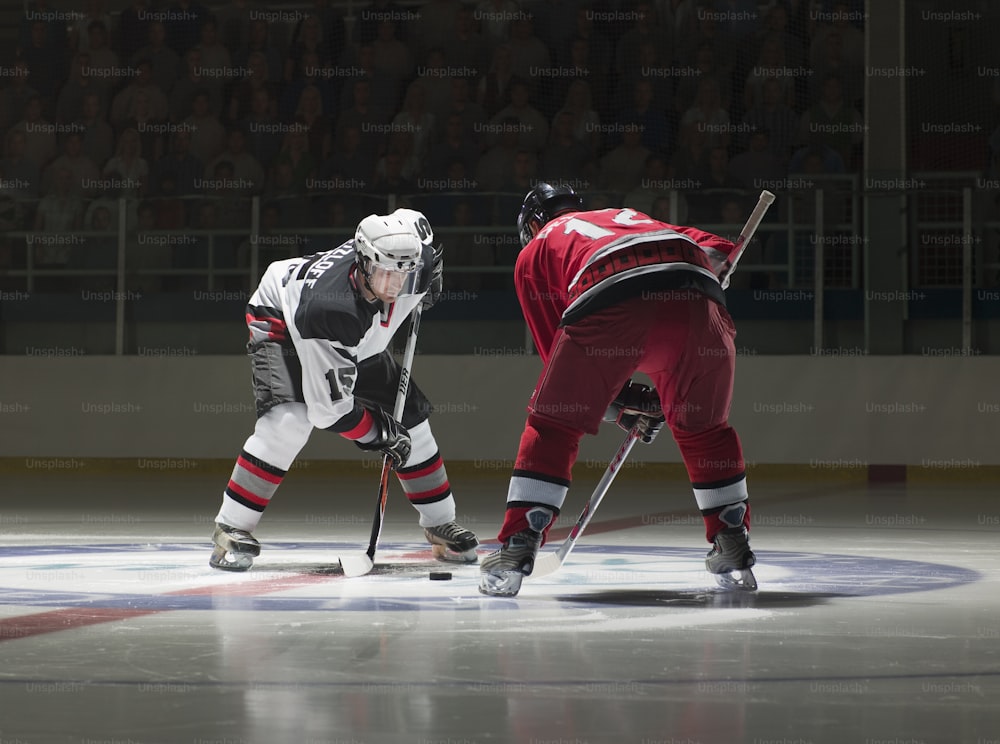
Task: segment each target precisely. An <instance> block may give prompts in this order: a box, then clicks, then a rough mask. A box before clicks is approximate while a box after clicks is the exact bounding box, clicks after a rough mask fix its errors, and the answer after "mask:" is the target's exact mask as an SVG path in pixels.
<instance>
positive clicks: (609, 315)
mask: <svg viewBox="0 0 1000 744" xmlns="http://www.w3.org/2000/svg"><path fill="white" fill-rule="evenodd" d="M517 228H518V232H519V235H520V240H521V245H522V250H521V253H520V254H519V256H518V258H517V263H516V266H515V268H514V284H515V289H516V291H517V296H518V300H519V301H520V303H521V309H522V311H523V313H524V317H525V319H526V321H527V323H528V327H529V329H530V331H531V335H532V338H533V339H534V343H535V347H536V349H537V350H538V353H539V356H540V357H541V360H542V364H543V367H542V372H541V376H540V377H539V380H538V384H537V385H536V387H535V391H534V393H533V394H532V396H531V401H530V403H529V406H528V418H527V422H526V424H525V427H524V432H523V433H522V435H521V442H520V446H519V448H518V453H517V459H516V460H515V464H514V471H513V474H512V477H511V479H510V484H509V487H508V492H507V508H506V512H505V518H504V522H503V525H502V527H501V528H500V533H499V535H498V539H499V541H500V543H501V548H500V549H499V550H497V551H496V552H494V553H491V554H490V555H488V556H487V557H485V558H483V560H482V561H481V562H480V585H479V590H480V591H481V592H482V593H484V594H491V595H500V596H513V595H516V594H517V593H518V591H520V588H521V581H522V578H523V577H524V576H529V575H530V574H531V570H532V568H533V566H534V561H535V558H536V556H537V552H538V548H539V547H540V546H541V545H543V544H544V543H545V539H546V536H547V534H548V531H549V528H550V527H551V525H552V522H553V521H554V519H555V518H556V517H557V516H558V515H559V511H560V508H561V507H562V505H563V501H564V500H565V498H566V493H567V491H568V489H569V486H570V472H571V469H572V467H573V464H574V462H575V461H576V458H577V452H578V448H579V443H580V439H581V438H582V436H583V435H584V434H596V433H597V431H598V426H599V425H600V423H601V421H602V420H608V421H617V423H618V424H619V426H621V427H622V428H623V429H626V430H628V429H629V428H630V427H631V426H632V424H633V423H635V422H636V421H637V420H639V421H640V423H642V427H641V428H642V441H645V442H650V441H652V439H653V438H654V437H655V436H656V433H657V432H658V430H659V427H660V426H662V424H663V422H664V421H665V422H666V424H667V426H668V427H669V428H670V431H671V433H672V434H673V436H674V439H675V440H676V442H677V445H678V447H679V449H680V452H681V456H682V458H683V460H684V464H685V466H686V468H687V472H688V476H689V478H690V480H691V485H692V488H693V489H694V497H695V502H696V503H697V506H698V508H699V509H700V511H701V514H702V516H703V518H704V521H705V536H706V538H707V540H708V542H709V543H710V544H712V549H711V551H710V552H709V553H708V556H707V558H706V567H707V568H708V570H709V572H711V573H713V574H715V575H716V577H717V579H718V580H719V583H720V584H721V585H723V586H727V587H732V588H741V589H756V586H757V585H756V580H755V579H754V577H753V573H752V571H750V567H751V566H752V565H754V563H755V557H754V554H753V552H752V551H751V550H750V545H749V529H750V505H749V501H748V494H747V486H746V473H745V469H744V463H743V452H742V448H741V446H740V440H739V437H738V436H737V434H736V431H735V430H734V429H733V428H732V427H731V426H730V425H729V423H728V416H729V407H730V402H731V399H732V390H733V372H734V362H735V345H734V339H735V336H736V331H735V329H734V327H733V323H732V320H731V319H730V317H729V313H728V312H727V311H726V302H725V295H724V293H723V290H722V286H721V284H720V281H719V276H720V273H721V272H722V271H723V269H724V266H725V262H726V259H727V258H728V257H729V254H730V253H731V252H732V251H733V249H734V246H733V244H732V243H731V242H730V241H728V240H725V239H723V238H720V237H718V236H716V235H712V234H710V233H707V232H704V231H702V230H697V229H695V228H692V227H682V226H679V225H670V224H667V223H665V222H660V221H658V220H654V219H652V218H651V217H648V216H647V215H645V214H642V213H640V212H637V211H635V210H633V209H600V210H596V211H584V210H583V200H582V199H581V197H580V196H579V195H578V194H576V193H575V192H574V191H573V189H571V188H569V187H567V186H552V185H550V184H546V183H539V184H537V185H536V186H535V188H533V189H532V190H531V191H529V192H528V194H527V196H526V197H525V200H524V204H523V206H522V208H521V212H520V214H519V216H518V218H517ZM636 371H639V372H642V373H644V374H646V375H648V376H649V378H650V379H651V380H652V382H653V387H652V388H650V387H649V386H647V385H643V384H641V383H638V382H636V381H633V380H632V379H631V378H632V375H633V374H634V373H635V372H636Z"/></svg>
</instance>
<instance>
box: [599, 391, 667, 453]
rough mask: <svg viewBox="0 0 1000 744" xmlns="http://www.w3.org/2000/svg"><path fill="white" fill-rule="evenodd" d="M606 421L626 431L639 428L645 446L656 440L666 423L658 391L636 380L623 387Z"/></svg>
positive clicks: (611, 406) (609, 408)
mask: <svg viewBox="0 0 1000 744" xmlns="http://www.w3.org/2000/svg"><path fill="white" fill-rule="evenodd" d="M604 420H605V421H608V422H614V423H615V424H616V425H617V426H618V427H619V428H620V429H623V430H624V431H630V430H631V429H632V427H637V429H638V434H639V439H640V440H641V441H642V442H644V443H645V444H649V443H650V442H652V441H653V440H654V439H656V435H657V434H659V433H660V429H662V428H663V424H664V422H665V419H664V416H663V410H662V408H661V407H660V396H659V395H657V393H656V390H654V389H653V388H651V387H650V386H649V385H644V384H642V383H641V382H635V381H634V380H628V381H626V383H625V384H624V385H623V386H622V389H621V391H620V392H619V393H618V395H617V397H616V398H615V399H614V400H613V401H611V405H610V406H608V410H607V412H606V413H605V414H604Z"/></svg>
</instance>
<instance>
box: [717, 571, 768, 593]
mask: <svg viewBox="0 0 1000 744" xmlns="http://www.w3.org/2000/svg"><path fill="white" fill-rule="evenodd" d="M713 576H715V582H716V583H717V584H718V585H719V586H721V587H722V588H723V589H730V590H738V591H743V592H754V591H757V578H756V577H755V576H754V575H753V571H751V570H750V569H749V568H744V569H739V570H737V569H734V570H732V571H727V572H726V573H720V574H713Z"/></svg>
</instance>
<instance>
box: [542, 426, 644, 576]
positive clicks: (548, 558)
mask: <svg viewBox="0 0 1000 744" xmlns="http://www.w3.org/2000/svg"><path fill="white" fill-rule="evenodd" d="M638 439H639V429H638V426H633V427H632V428H631V429H629V431H628V434H626V435H625V441H624V442H622V445H621V447H619V448H618V451H617V452H616V453H615V456H614V457H613V458H612V460H611V462H610V463H608V468H607V470H605V471H604V475H603V476H601V480H600V482H599V483H598V484H597V488H595V489H594V493H593V494H591V496H590V499H589V500H588V501H587V503H586V504H585V505H584V507H583V511H582V512H580V517H579V519H577V520H576V524H575V525H573V529H572V530H571V531H570V533H569V537H567V538H566V539H565V540H563V544H562V545H560V546H559V549H558V550H556V551H555V552H554V553H543V554H542V555H539V556H538V557H536V558H535V565H534V568H532V569H531V574H530V575H531V576H547V575H548V574H550V573H554V572H555V571H558V570H559V568H560V567H562V564H563V563H564V562H565V561H566V557H567V556H568V555H569V554H570V551H572V550H573V546H574V545H576V541H577V540H578V539H579V537H580V535H581V534H583V531H584V529H586V527H587V525H588V524H589V523H590V519H591V517H593V516H594V512H595V511H597V507H598V506H600V504H601V500H602V499H603V498H604V495H605V494H606V493H607V492H608V489H610V488H611V483H612V482H613V481H614V479H615V476H616V475H618V471H619V470H621V467H622V465H623V464H624V463H625V459H626V458H627V457H628V455H629V452H631V451H632V447H633V446H634V445H635V443H636V441H637V440H638Z"/></svg>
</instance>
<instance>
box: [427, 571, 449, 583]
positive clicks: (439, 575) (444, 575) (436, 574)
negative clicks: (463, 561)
mask: <svg viewBox="0 0 1000 744" xmlns="http://www.w3.org/2000/svg"><path fill="white" fill-rule="evenodd" d="M430 578H431V581H451V572H450V571H431V576H430Z"/></svg>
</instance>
